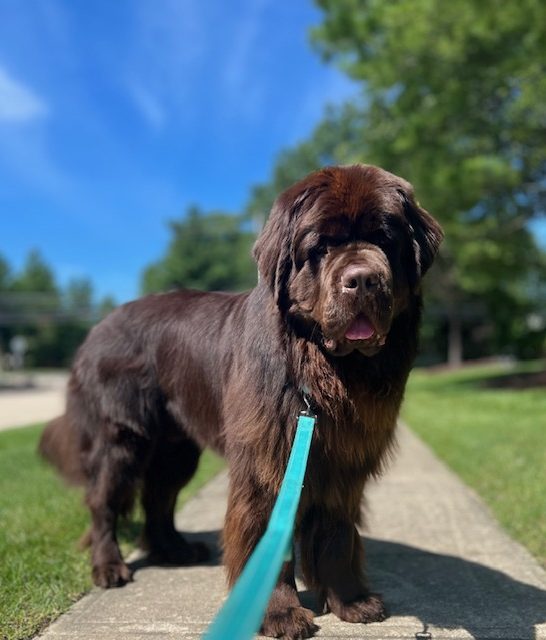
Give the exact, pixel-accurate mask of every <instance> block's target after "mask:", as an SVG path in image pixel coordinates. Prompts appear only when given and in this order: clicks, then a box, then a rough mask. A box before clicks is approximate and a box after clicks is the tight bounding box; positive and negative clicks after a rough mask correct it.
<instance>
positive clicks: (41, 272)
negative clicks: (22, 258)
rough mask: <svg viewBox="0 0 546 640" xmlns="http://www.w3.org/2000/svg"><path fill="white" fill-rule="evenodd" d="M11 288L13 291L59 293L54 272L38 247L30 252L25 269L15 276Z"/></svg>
mask: <svg viewBox="0 0 546 640" xmlns="http://www.w3.org/2000/svg"><path fill="white" fill-rule="evenodd" d="M10 288H11V290H12V291H24V292H29V293H35V292H37V291H39V292H40V293H49V294H52V296H57V295H58V289H57V285H56V284H55V277H54V275H53V272H52V271H51V269H50V268H49V266H48V265H47V264H46V262H45V261H44V259H43V258H42V256H41V254H40V252H39V251H37V250H36V249H34V250H32V251H31V252H30V253H29V254H28V257H27V260H26V262H25V266H24V267H23V270H22V271H21V273H19V274H17V275H16V276H15V277H14V278H13V281H12V283H11V287H10Z"/></svg>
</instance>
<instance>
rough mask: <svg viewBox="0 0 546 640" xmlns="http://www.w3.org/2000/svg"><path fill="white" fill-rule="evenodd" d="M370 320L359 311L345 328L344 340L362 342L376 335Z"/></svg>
mask: <svg viewBox="0 0 546 640" xmlns="http://www.w3.org/2000/svg"><path fill="white" fill-rule="evenodd" d="M376 333H377V332H376V329H375V327H374V325H373V323H372V321H371V320H370V319H369V318H368V316H366V315H365V314H363V313H359V314H358V315H357V316H356V318H355V319H354V320H353V321H352V322H351V324H350V325H349V326H348V327H347V329H346V330H345V336H344V337H345V340H349V341H350V342H362V341H365V340H370V339H371V338H373V337H374V336H375V335H376Z"/></svg>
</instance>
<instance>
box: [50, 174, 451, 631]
mask: <svg viewBox="0 0 546 640" xmlns="http://www.w3.org/2000/svg"><path fill="white" fill-rule="evenodd" d="M441 240H442V231H441V229H440V227H439V226H438V224H437V223H436V222H435V221H434V219H433V218H432V217H431V216H430V215H429V214H428V213H427V212H426V211H424V210H423V209H422V208H421V207H420V206H419V205H418V204H417V203H416V201H415V199H414V196H413V192H412V187H411V185H410V184H408V183H407V182H406V181H405V180H402V179H401V178H398V177H397V176H395V175H392V174H391V173H388V172H386V171H383V170H382V169H379V168H377V167H373V166H366V165H355V166H345V167H329V168H326V169H323V170H321V171H317V172H316V173H312V174H311V175H309V176H308V177H307V178H305V179H304V180H302V181H301V182H298V183H297V184H295V185H294V186H292V187H291V188H289V189H288V190H287V191H285V192H284V193H283V194H282V195H281V196H280V197H279V198H278V199H277V200H276V202H275V204H274V206H273V209H272V211H271V215H270V216H269V219H268V221H267V224H266V225H265V228H264V230H263V232H262V233H261V235H260V237H259V238H258V240H257V242H256V245H255V247H254V256H255V258H256V261H257V263H258V269H259V274H260V277H259V282H258V285H257V286H256V288H255V289H253V290H252V291H250V292H248V293H241V294H227V293H202V292H198V291H174V292H172V293H165V294H159V295H151V296H148V297H145V298H143V299H141V300H138V301H136V302H131V303H129V304H125V305H123V306H122V307H120V308H119V309H117V310H116V311H114V312H113V313H112V314H111V315H109V316H108V317H107V318H106V319H105V320H103V321H102V322H101V323H100V324H99V325H98V326H97V327H95V328H94V329H93V330H92V331H91V333H90V334H89V336H88V338H87V339H86V341H85V343H84V344H83V346H82V347H81V348H80V350H79V352H78V354H77V356H76V359H75V362H74V366H73V369H72V375H71V377H70V382H69V387H68V399H67V407H66V413H65V415H64V416H62V417H61V418H58V419H57V420H54V421H53V422H52V423H50V424H49V426H48V427H47V428H46V430H45V432H44V435H43V438H42V441H41V444H40V449H41V452H42V453H43V455H44V456H45V457H46V458H48V459H49V460H50V461H52V462H53V463H54V464H55V465H56V466H57V467H59V469H60V471H61V472H62V473H63V474H64V475H65V477H66V478H67V479H69V480H72V481H75V482H79V483H83V484H84V485H85V489H86V502H87V505H88V507H89V510H90V512H91V518H92V525H91V530H90V544H91V563H92V569H93V579H94V581H95V583H96V584H98V585H100V586H102V587H116V586H120V585H122V584H124V583H125V582H127V581H128V580H130V579H131V572H130V570H129V569H128V567H127V565H126V564H125V563H124V562H123V559H122V557H121V554H120V550H119V547H118V544H117V541H116V522H117V520H118V516H119V515H120V514H122V513H125V512H127V511H128V510H129V509H130V507H131V505H132V501H133V497H134V495H135V492H136V491H137V489H138V488H140V489H141V494H142V503H143V506H144V511H145V515H146V522H145V529H144V532H143V538H144V541H145V543H146V546H147V548H148V549H149V551H150V554H151V556H152V557H153V558H154V559H156V560H157V561H161V562H170V563H180V564H189V563H194V562H200V561H203V560H205V559H206V558H207V556H208V552H207V549H206V547H205V546H204V545H202V544H190V543H189V542H188V541H186V540H185V539H184V537H183V536H182V535H181V534H180V533H178V532H177V531H176V530H175V528H174V525H173V510H174V506H175V500H176V496H177V494H178V492H179V490H180V488H181V487H183V486H184V485H185V484H186V483H187V482H188V480H189V479H190V478H191V477H192V475H193V473H194V472H195V469H196V467H197V462H198V459H199V455H200V453H201V451H202V449H203V448H204V447H207V446H208V447H211V448H212V449H214V450H216V451H219V452H220V453H222V454H223V455H224V456H225V457H226V459H227V461H228V463H229V472H230V490H229V501H228V508H227V514H226V520H225V527H224V535H223V544H224V561H225V565H226V569H227V575H228V580H229V583H230V585H231V584H233V582H234V581H235V579H236V578H237V576H238V575H239V573H240V572H241V570H242V568H243V566H244V564H245V562H246V560H247V558H248V557H249V554H250V553H251V552H252V550H253V548H254V546H255V545H256V543H257V542H258V540H259V538H260V537H261V535H262V534H263V532H264V530H265V527H266V525H267V521H268V517H269V515H270V512H271V509H272V505H273V503H274V501H275V497H276V496H277V493H278V490H279V486H280V484H281V480H282V477H283V473H284V470H285V467H286V462H287V458H288V455H289V452H290V447H291V444H292V440H293V437H294V430H295V425H296V419H297V416H298V414H299V412H300V410H301V409H302V408H303V407H304V395H306V396H307V398H306V399H307V400H308V401H310V402H311V404H312V406H313V408H314V411H315V412H316V413H317V414H318V423H317V428H316V429H315V435H314V440H313V444H312V448H311V453H310V458H309V466H308V469H307V475H306V480H305V486H304V489H303V493H302V498H301V503H300V506H299V511H298V517H297V525H296V539H297V540H298V541H299V543H300V547H301V560H302V571H303V575H304V578H305V580H306V582H307V584H308V585H309V586H311V587H312V588H314V589H315V590H316V591H317V592H318V594H319V596H320V598H321V599H322V602H323V603H324V604H325V605H327V606H328V607H329V609H330V610H331V611H332V612H333V613H335V614H336V615H337V616H339V617H340V618H341V619H342V620H347V621H349V622H372V621H377V620H382V619H383V618H384V617H385V611H384V608H383V604H382V602H381V599H380V598H379V596H377V595H374V594H372V593H370V591H369V590H368V585H367V583H366V579H365V577H364V572H363V555H364V553H363V549H362V546H361V542H360V537H359V534H358V532H357V529H356V525H357V524H358V523H359V521H360V507H361V497H362V491H363V489H364V486H365V484H366V481H367V480H368V479H369V478H371V477H373V476H375V475H377V474H378V473H379V472H380V470H381V466H382V462H383V461H384V459H385V457H386V454H387V453H388V451H389V449H390V448H391V446H392V443H393V433H394V430H395V426H396V419H397V415H398V410H399V407H400V403H401V402H402V396H403V394H404V386H405V384H406V379H407V377H408V373H409V371H410V367H411V364H412V361H413V359H414V357H415V353H416V349H417V332H418V324H419V316H420V310H421V278H422V276H423V274H424V273H425V272H426V271H427V269H428V268H429V267H430V265H431V263H432V260H433V258H434V256H435V254H436V252H437V251H438V246H439V244H440V242H441ZM315 630H316V627H315V625H314V624H313V614H312V612H311V611H309V610H307V609H305V608H303V607H302V606H301V604H300V602H299V599H298V595H297V591H296V584H295V581H294V565H293V563H292V562H287V563H285V565H284V566H283V569H282V572H281V575H280V578H279V581H278V584H277V587H276V589H275V591H274V593H273V596H272V598H271V601H270V603H269V608H268V610H267V613H266V616H265V619H264V622H263V626H262V631H263V633H265V634H266V635H270V636H280V635H284V636H285V637H287V638H304V637H309V636H311V635H312V634H313V633H314V631H315Z"/></svg>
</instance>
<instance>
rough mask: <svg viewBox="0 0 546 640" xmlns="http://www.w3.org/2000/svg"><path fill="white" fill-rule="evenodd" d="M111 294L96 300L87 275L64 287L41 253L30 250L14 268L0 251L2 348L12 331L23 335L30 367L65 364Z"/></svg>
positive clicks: (107, 306) (109, 302) (5, 349)
mask: <svg viewBox="0 0 546 640" xmlns="http://www.w3.org/2000/svg"><path fill="white" fill-rule="evenodd" d="M114 306H115V302H114V301H113V300H112V299H111V298H109V299H108V298H107V299H105V300H103V301H102V302H101V303H100V304H99V305H97V304H96V303H95V302H94V299H93V286H92V284H91V281H90V280H89V279H87V278H80V279H76V280H73V281H71V282H69V283H68V285H67V287H66V289H65V290H64V291H63V290H61V288H60V287H59V286H58V285H57V283H56V280H55V276H54V273H53V271H52V270H51V269H50V267H49V266H48V265H47V263H46V262H45V260H44V259H43V258H42V256H41V255H40V253H39V252H38V251H36V250H33V251H31V252H30V253H29V255H28V257H27V260H26V262H25V265H24V267H23V269H22V270H21V271H20V272H19V273H12V272H11V270H10V268H9V265H8V263H7V262H6V261H5V260H3V259H2V258H1V257H0V353H1V352H2V351H3V352H8V351H9V343H10V340H11V338H12V337H13V336H14V335H23V336H25V337H26V338H27V342H28V347H29V348H28V353H27V355H26V357H25V365H26V366H28V367H44V366H49V367H59V366H67V365H68V364H70V362H71V360H72V356H73V354H74V352H75V351H76V349H77V347H78V346H79V345H80V344H81V342H82V341H83V339H84V338H85V335H86V334H87V332H88V331H89V329H90V327H91V326H92V324H94V323H95V322H96V321H97V320H98V319H100V318H101V317H103V316H104V315H105V314H106V312H107V311H109V310H112V308H113V307H114Z"/></svg>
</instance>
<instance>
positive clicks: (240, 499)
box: [224, 478, 318, 640]
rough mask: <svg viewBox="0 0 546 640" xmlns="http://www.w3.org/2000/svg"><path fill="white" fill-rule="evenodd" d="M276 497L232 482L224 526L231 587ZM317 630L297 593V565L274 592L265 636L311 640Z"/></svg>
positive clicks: (285, 569)
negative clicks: (295, 574)
mask: <svg viewBox="0 0 546 640" xmlns="http://www.w3.org/2000/svg"><path fill="white" fill-rule="evenodd" d="M273 502H274V496H273V495H270V494H269V492H267V491H265V490H264V491H260V490H259V489H257V488H256V485H255V484H251V483H249V482H248V480H247V482H244V483H243V482H239V481H237V480H235V479H234V478H232V482H231V489H230V495H229V500H228V508H227V514H226V522H225V526H224V563H225V566H226V570H227V575H228V582H229V585H230V587H231V586H233V584H234V582H235V581H236V580H237V578H238V577H239V574H240V573H241V571H242V570H243V568H244V566H245V564H246V561H247V560H248V558H249V557H250V555H251V553H252V551H253V550H254V548H255V546H256V545H257V544H258V542H259V540H260V538H261V537H262V535H263V533H264V532H265V529H266V527H267V522H268V519H269V516H270V515H271V510H272V507H273ZM317 628H318V627H317V626H316V625H315V624H314V623H313V612H312V611H310V610H309V609H305V608H304V607H302V606H301V603H300V600H299V598H298V593H297V591H296V581H295V578H294V563H293V561H290V562H285V563H284V564H283V566H282V569H281V573H280V576H279V579H278V581H277V585H276V587H275V589H274V591H273V594H272V596H271V599H270V601H269V605H268V607H267V611H266V613H265V616H264V620H263V623H262V627H261V630H260V631H261V633H262V634H264V635H266V636H271V637H274V638H278V637H283V638H288V639H291V640H299V639H300V638H310V637H311V636H312V635H313V634H314V633H315V631H316V630H317Z"/></svg>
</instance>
